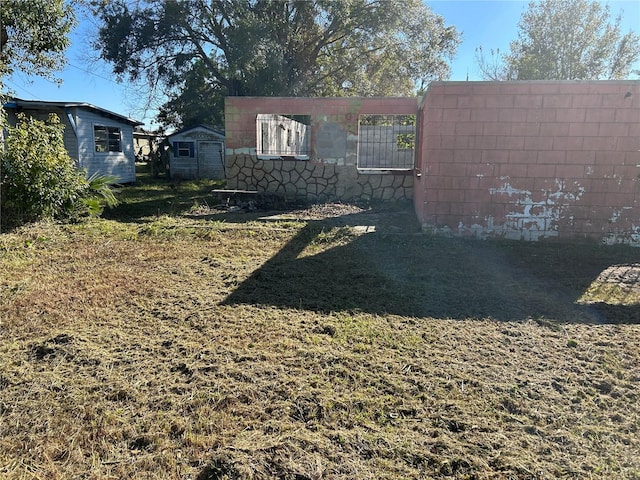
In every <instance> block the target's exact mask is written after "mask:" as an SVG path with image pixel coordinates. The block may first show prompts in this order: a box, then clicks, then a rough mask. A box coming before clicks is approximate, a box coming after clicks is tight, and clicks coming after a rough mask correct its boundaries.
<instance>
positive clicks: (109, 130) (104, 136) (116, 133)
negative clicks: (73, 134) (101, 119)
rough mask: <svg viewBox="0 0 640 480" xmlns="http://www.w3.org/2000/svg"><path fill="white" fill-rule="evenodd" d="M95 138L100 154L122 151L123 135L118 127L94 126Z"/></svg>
mask: <svg viewBox="0 0 640 480" xmlns="http://www.w3.org/2000/svg"><path fill="white" fill-rule="evenodd" d="M93 137H94V140H95V145H96V152H98V153H106V152H121V151H122V135H121V132H120V129H119V128H118V127H106V126H103V125H94V127H93Z"/></svg>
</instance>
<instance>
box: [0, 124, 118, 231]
mask: <svg viewBox="0 0 640 480" xmlns="http://www.w3.org/2000/svg"><path fill="white" fill-rule="evenodd" d="M7 130H8V135H7V138H6V145H5V149H4V151H3V152H2V158H1V159H0V160H1V165H0V166H1V168H2V170H1V174H0V187H1V189H2V190H1V192H0V196H1V198H0V200H1V201H2V212H1V213H2V223H3V224H4V225H8V226H17V225H22V224H24V223H28V222H34V221H37V220H41V219H45V218H51V219H61V220H69V219H73V218H77V217H79V216H81V215H86V214H99V213H101V211H102V206H103V205H109V206H113V205H115V204H116V203H117V201H116V199H115V197H114V196H113V192H112V191H111V189H110V187H109V183H113V182H114V181H115V178H114V177H109V176H93V177H91V178H90V179H89V180H87V179H86V178H85V177H86V175H85V171H83V170H79V169H77V168H76V166H75V163H74V161H73V159H72V158H71V157H70V156H69V154H68V152H67V150H66V149H65V147H64V136H63V135H64V125H63V124H62V123H61V122H60V119H59V118H58V117H57V115H54V114H52V115H50V116H49V118H48V119H47V121H46V122H43V121H41V120H37V119H34V118H31V117H28V116H26V115H24V114H21V113H20V114H18V122H17V125H16V126H15V127H8V129H7ZM107 190H108V192H107Z"/></svg>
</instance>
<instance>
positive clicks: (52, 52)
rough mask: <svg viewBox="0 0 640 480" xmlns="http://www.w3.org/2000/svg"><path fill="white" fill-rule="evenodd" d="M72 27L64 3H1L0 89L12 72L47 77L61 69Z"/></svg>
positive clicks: (62, 0)
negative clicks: (19, 71) (3, 81)
mask: <svg viewBox="0 0 640 480" xmlns="http://www.w3.org/2000/svg"><path fill="white" fill-rule="evenodd" d="M74 25H75V15H74V12H73V8H72V6H71V4H69V3H68V2H65V0H2V4H1V5H0V87H2V77H3V76H4V75H10V74H11V73H12V72H14V71H15V70H21V71H23V72H25V73H28V74H32V75H40V76H44V77H48V76H49V75H50V74H51V72H53V71H55V70H57V69H60V68H61V67H62V66H64V64H65V62H66V60H65V56H64V52H65V50H66V49H67V47H68V46H69V32H70V31H71V29H72V28H73V26H74Z"/></svg>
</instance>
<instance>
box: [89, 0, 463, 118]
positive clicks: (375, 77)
mask: <svg viewBox="0 0 640 480" xmlns="http://www.w3.org/2000/svg"><path fill="white" fill-rule="evenodd" d="M93 5H94V10H95V13H96V15H97V16H98V18H99V19H100V21H101V27H100V30H99V33H98V37H97V39H96V42H95V46H96V48H97V49H98V50H99V52H100V55H101V58H102V59H104V60H106V61H108V62H111V63H112V65H113V71H114V73H116V74H117V75H120V76H121V78H128V79H129V80H141V81H143V82H146V83H147V85H148V86H150V87H151V89H150V90H151V91H156V92H157V91H161V92H163V93H165V94H166V95H167V96H168V102H167V103H166V104H165V107H164V108H163V109H162V113H161V115H160V118H161V119H162V120H163V121H165V122H168V123H171V124H180V123H184V122H185V121H187V120H188V121H190V122H193V121H196V120H197V119H198V118H202V115H204V116H206V112H209V118H206V119H205V120H208V121H212V120H219V119H220V115H221V112H222V99H223V98H224V97H225V96H228V95H231V96H235V95H261V96H279V95H282V96H342V95H365V96H366V95H412V94H415V92H416V89H417V88H419V87H421V86H423V85H425V84H426V83H428V82H429V81H431V80H434V79H444V78H447V76H448V74H449V65H448V62H447V60H448V58H450V57H451V56H453V54H454V53H455V50H456V48H457V46H458V44H459V42H460V40H459V35H458V33H457V32H456V30H455V28H453V27H450V26H446V25H445V22H444V19H443V18H442V17H440V16H438V15H435V14H434V13H433V12H432V11H431V10H429V9H428V7H426V6H425V5H424V4H423V2H422V1H421V0H340V1H334V0H305V1H292V0H141V1H139V2H136V3H135V4H133V5H132V4H130V2H126V1H125V0H114V1H110V2H100V1H95V2H94V3H93ZM213 111H216V112H218V113H216V114H213V115H212V114H211V112H213Z"/></svg>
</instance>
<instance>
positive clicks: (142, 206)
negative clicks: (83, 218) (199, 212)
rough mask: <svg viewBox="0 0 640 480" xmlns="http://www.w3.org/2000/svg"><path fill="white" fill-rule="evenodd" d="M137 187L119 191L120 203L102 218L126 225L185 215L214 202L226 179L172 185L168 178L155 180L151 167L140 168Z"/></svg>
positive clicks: (127, 186)
mask: <svg viewBox="0 0 640 480" xmlns="http://www.w3.org/2000/svg"><path fill="white" fill-rule="evenodd" d="M136 168H137V169H138V172H137V174H136V183H135V185H124V186H121V187H119V188H117V189H116V197H117V198H118V200H119V201H120V204H119V205H118V206H116V207H114V208H110V209H106V210H105V212H104V213H103V215H102V217H103V218H106V219H109V220H118V221H123V222H134V223H145V222H148V221H149V219H150V218H153V217H160V216H162V215H184V214H186V213H187V212H189V210H191V209H192V208H194V207H195V206H197V205H203V204H207V202H212V201H213V196H212V194H211V191H212V190H214V189H216V188H220V187H221V186H223V185H224V181H223V180H199V181H188V180H185V181H182V182H171V181H170V180H169V179H168V178H166V177H165V176H162V177H159V178H153V177H151V175H150V174H149V172H148V166H146V165H142V166H137V167H136Z"/></svg>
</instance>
